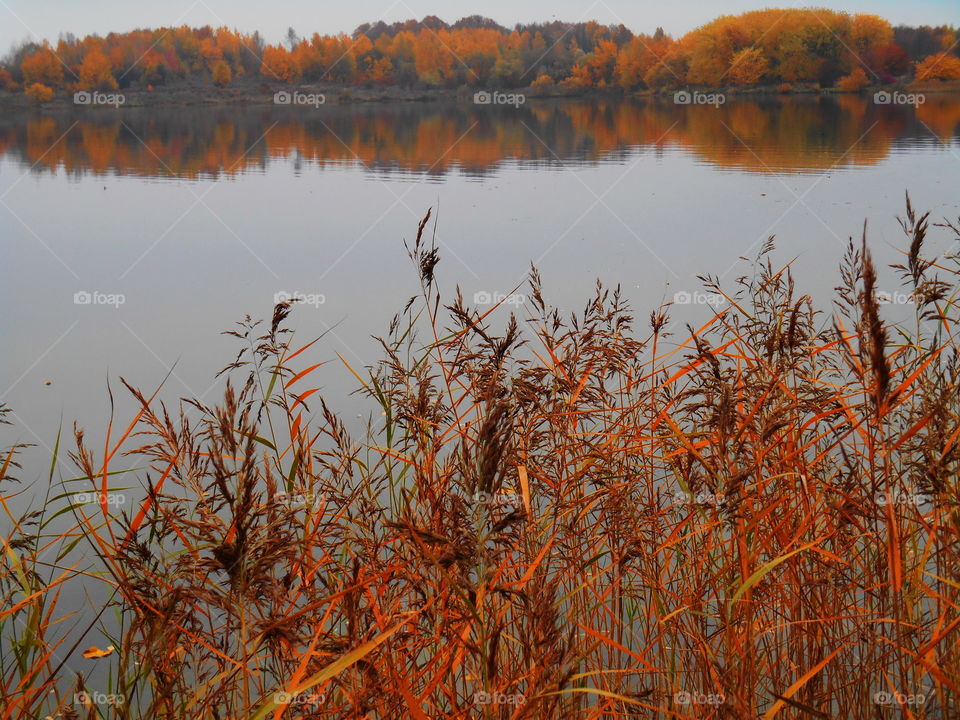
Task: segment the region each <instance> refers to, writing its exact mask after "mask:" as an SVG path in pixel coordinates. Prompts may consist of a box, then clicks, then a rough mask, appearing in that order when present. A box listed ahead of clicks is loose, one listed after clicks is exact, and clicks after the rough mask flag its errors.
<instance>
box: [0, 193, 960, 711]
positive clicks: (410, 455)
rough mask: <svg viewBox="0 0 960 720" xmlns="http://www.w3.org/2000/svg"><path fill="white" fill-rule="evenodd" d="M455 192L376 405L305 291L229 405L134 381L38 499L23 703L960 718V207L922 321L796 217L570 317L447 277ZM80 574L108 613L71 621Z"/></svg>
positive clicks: (22, 555) (14, 591) (18, 604)
mask: <svg viewBox="0 0 960 720" xmlns="http://www.w3.org/2000/svg"><path fill="white" fill-rule="evenodd" d="M428 218H429V214H428V217H427V218H424V220H423V222H422V223H421V224H420V226H419V228H418V232H417V235H416V239H415V241H414V242H413V243H412V244H411V245H410V247H409V253H410V256H411V259H412V260H413V262H414V264H415V267H416V272H417V274H418V276H419V279H420V285H421V293H420V294H419V296H417V297H415V298H414V299H412V300H411V301H410V302H409V303H408V304H407V306H406V307H405V309H404V310H403V312H401V313H400V314H398V316H397V317H396V318H395V319H394V321H393V322H392V324H391V326H390V328H389V332H388V334H387V335H386V336H385V337H384V338H383V339H382V341H381V343H382V347H383V359H382V361H380V362H379V363H378V364H377V365H376V366H374V367H371V368H366V369H361V368H355V367H350V370H351V372H353V373H354V376H355V377H356V380H357V386H358V388H359V392H361V393H363V394H364V395H366V396H367V397H368V398H369V399H370V400H371V401H372V402H373V403H374V404H375V405H376V406H377V407H378V409H379V416H375V417H374V418H373V420H372V421H371V423H370V425H369V433H368V435H367V436H366V437H362V438H354V437H351V436H350V434H349V433H348V431H347V429H346V426H345V424H344V423H343V422H342V421H341V419H340V418H339V417H338V416H337V415H336V414H335V413H334V411H333V410H331V409H330V408H329V407H327V405H326V404H325V403H324V401H323V399H322V397H321V394H320V393H319V392H317V390H316V388H315V387H314V386H313V385H311V379H312V378H314V377H315V375H316V373H317V372H318V368H319V366H318V365H317V364H316V361H315V360H311V359H310V358H311V357H312V356H313V355H314V354H315V348H314V346H313V344H312V343H311V344H308V345H306V346H303V347H298V346H295V345H294V344H293V343H292V341H291V337H292V336H291V334H290V332H289V330H288V329H287V320H288V314H289V313H290V311H291V307H290V306H289V305H278V306H277V307H276V308H275V310H274V314H273V317H272V319H271V322H270V323H269V324H268V325H266V326H263V325H260V324H258V323H254V322H251V321H249V320H247V321H245V322H244V323H242V324H241V325H240V326H238V329H237V330H235V331H232V334H233V335H234V336H235V337H236V339H237V340H238V342H239V343H240V344H241V347H242V351H241V353H240V355H239V357H238V358H237V360H236V361H235V362H233V363H231V364H230V365H229V366H228V367H227V368H226V369H225V371H224V372H225V374H226V375H227V377H228V382H227V385H226V391H225V393H224V396H223V399H222V400H221V401H220V402H219V403H218V404H216V405H205V404H203V403H201V402H200V401H198V400H195V399H187V400H185V401H184V403H183V404H182V406H181V407H179V408H177V409H174V410H170V409H168V408H166V407H165V406H164V405H163V404H161V403H160V402H159V401H158V400H157V398H156V395H154V396H150V397H147V396H145V395H143V394H141V393H140V392H139V391H138V390H136V389H134V388H132V387H129V386H128V387H127V389H128V390H129V392H131V393H133V395H134V397H135V398H136V399H137V401H138V404H139V407H140V410H139V412H138V413H137V414H136V416H135V417H133V418H132V419H130V420H129V422H127V423H125V424H123V425H120V424H118V425H117V426H116V427H113V426H111V428H109V429H108V432H107V437H108V440H107V442H106V444H105V446H104V447H103V448H102V449H100V450H95V449H93V448H91V447H89V446H88V443H87V442H86V440H85V438H84V435H83V433H82V432H80V431H77V432H76V434H75V443H74V449H73V451H72V452H71V453H70V456H71V457H72V459H73V462H74V463H75V464H76V466H77V467H78V468H79V472H78V477H77V478H74V479H63V480H62V483H63V485H64V490H63V493H62V496H57V495H48V496H47V499H46V502H45V504H44V506H43V508H42V509H41V510H38V511H34V512H31V513H29V514H28V515H27V516H25V517H23V518H17V519H14V516H13V514H12V513H10V512H8V522H9V524H8V528H7V530H6V532H5V537H4V559H3V564H2V570H0V588H2V592H3V596H4V606H3V610H2V611H0V632H2V635H3V643H4V644H3V650H2V658H3V659H2V661H0V672H2V676H0V702H2V707H3V711H2V718H4V720H6V719H7V718H40V717H46V716H58V717H63V718H77V717H82V718H99V717H103V718H106V717H110V718H171V719H172V718H210V719H212V720H220V719H225V718H268V717H269V718H280V717H285V718H293V717H304V718H415V719H417V720H424V719H425V718H451V719H452V718H484V719H485V720H487V719H493V718H497V719H505V718H515V719H519V718H562V717H584V718H601V717H623V718H630V717H634V718H675V717H679V718H754V717H764V718H771V717H775V716H777V717H782V718H808V717H820V718H828V717H843V718H851V719H859V718H864V719H866V718H893V717H911V718H949V717H960V705H958V697H960V693H958V687H960V643H958V638H960V630H958V627H960V605H958V603H960V573H958V567H960V511H958V459H960V449H958V437H960V395H958V388H960V359H958V354H957V341H956V338H955V330H954V328H955V327H956V324H957V322H958V320H960V313H958V306H957V299H958V275H960V266H958V264H957V262H956V260H954V259H952V258H948V257H943V258H930V259H928V257H927V253H926V244H927V243H928V235H929V234H930V233H931V232H933V231H934V230H935V231H936V232H941V233H944V234H946V235H947V236H949V237H951V238H952V237H953V236H956V238H955V239H958V240H960V231H958V228H957V227H956V226H953V225H951V224H950V223H946V224H944V225H941V226H933V225H932V224H931V222H930V219H929V217H928V215H919V214H917V213H916V212H915V211H914V209H913V208H912V207H910V205H909V199H908V206H907V212H906V216H905V217H904V218H903V220H902V224H903V227H904V231H905V236H906V238H907V240H908V242H909V248H908V249H907V250H906V251H905V253H904V260H903V263H902V264H901V265H899V266H897V268H896V269H897V271H898V272H899V273H900V275H901V276H902V279H903V283H904V288H905V292H908V293H912V295H913V297H914V298H915V305H914V306H913V310H914V314H915V316H914V318H913V319H912V320H911V321H910V322H899V323H897V324H896V325H892V324H891V323H889V322H888V321H886V320H885V319H884V317H883V311H884V310H885V308H883V307H882V303H881V302H880V301H879V299H878V298H881V299H882V296H880V295H878V293H879V291H878V288H877V282H878V281H877V270H876V268H875V266H874V263H873V261H872V259H871V256H870V252H869V249H868V247H867V243H866V237H864V238H863V239H862V240H860V241H857V242H853V241H851V243H850V246H849V248H848V251H847V253H846V255H845V258H844V261H843V264H842V267H841V268H840V278H841V282H840V286H839V287H838V288H837V290H836V293H835V297H834V305H833V307H831V308H827V309H823V308H817V306H816V305H815V303H814V301H813V300H812V299H811V298H810V297H809V296H806V295H802V294H800V293H799V291H798V290H797V289H796V286H795V283H794V279H793V277H792V274H791V269H790V268H789V267H777V266H775V265H774V264H773V260H772V254H771V252H770V251H771V250H772V245H768V246H767V247H765V248H764V250H763V252H762V253H761V254H760V256H759V257H758V259H757V261H756V264H755V268H754V270H755V271H754V273H753V274H752V275H751V276H749V277H746V278H743V279H741V280H740V281H739V286H738V288H737V289H736V292H733V293H730V294H728V295H727V300H728V302H727V303H726V304H725V305H724V307H723V308H722V309H721V310H720V311H718V312H717V313H716V314H715V315H714V316H713V317H711V318H709V320H708V322H706V323H704V324H703V325H702V326H700V327H688V328H687V329H686V330H685V331H684V332H677V333H671V332H670V331H669V329H670V328H671V327H672V324H671V321H670V318H669V312H670V308H669V307H662V308H658V309H657V310H655V311H654V312H653V313H651V314H650V316H649V319H648V321H647V322H646V323H644V324H639V323H637V322H635V320H634V318H633V317H632V316H631V311H630V309H629V307H628V306H627V304H626V303H625V302H624V300H623V299H622V298H621V297H620V295H619V293H618V291H616V290H611V289H606V288H603V287H600V286H598V287H597V290H596V293H595V295H594V296H593V297H592V298H590V299H589V301H588V302H587V303H586V305H585V306H584V308H583V310H582V312H579V313H577V314H576V315H574V316H571V317H564V316H562V315H561V314H560V313H559V312H558V311H557V310H555V309H552V308H551V307H549V306H548V305H547V303H546V302H545V301H544V299H543V295H542V292H541V283H540V278H539V276H538V274H537V272H536V270H532V271H531V274H530V279H529V289H528V291H527V292H528V295H529V302H528V303H527V304H526V305H525V306H524V309H523V317H521V318H516V317H513V316H509V317H508V316H507V313H506V312H505V311H504V310H503V309H502V308H493V309H490V310H489V311H486V312H483V313H481V312H478V311H477V310H476V309H474V308H472V307H470V306H468V305H466V304H465V303H464V301H463V299H462V298H461V297H460V296H459V295H458V296H456V297H452V298H447V299H444V298H441V296H440V292H439V289H438V284H437V282H436V279H435V275H434V274H435V271H436V269H437V264H438V262H439V256H438V253H437V250H436V248H435V247H434V245H433V244H432V242H431V241H430V240H429V237H428V235H429V233H428V232H427V223H428ZM864 235H865V236H866V233H864ZM704 280H705V281H706V282H707V284H708V285H710V286H711V287H712V288H713V289H714V290H715V291H716V292H721V289H720V288H719V286H717V285H716V284H715V283H714V281H712V280H711V279H710V278H704ZM348 367H349V366H348ZM188 411H189V412H188ZM58 447H59V443H58ZM13 457H14V455H13V454H11V455H8V456H6V459H5V464H4V465H3V473H2V474H3V475H4V476H5V477H6V476H8V475H9V474H11V473H12V472H13V469H12V467H10V463H11V462H12V459H13ZM121 460H122V467H121ZM130 468H139V470H130ZM50 477H51V484H52V485H55V484H56V479H55V476H54V471H53V469H51V472H50ZM131 478H136V480H132V479H131ZM133 482H139V483H140V484H141V485H142V493H141V495H140V496H139V497H140V500H141V501H140V502H139V503H138V504H137V505H136V506H134V507H133V508H123V509H119V510H118V509H116V508H114V507H112V506H111V505H110V503H109V494H110V493H111V492H114V491H116V488H117V487H118V486H120V485H130V484H131V483H133ZM2 487H3V493H4V494H3V496H2V499H3V504H4V507H5V508H9V504H8V499H9V497H10V495H11V494H12V493H13V492H14V491H13V490H12V489H11V488H14V487H16V486H15V485H12V484H11V481H10V480H4V484H3V486H2ZM77 488H80V489H82V490H83V491H88V492H93V493H97V494H98V495H97V498H98V502H97V503H95V504H92V505H91V504H86V505H78V504H75V503H72V502H71V497H73V496H72V495H71V494H70V493H71V492H76V491H77ZM60 512H66V513H67V514H66V515H60V516H59V518H58V517H57V513H60ZM68 516H69V517H74V518H75V519H76V524H75V525H76V526H75V527H74V528H72V529H71V530H69V531H68V532H55V531H54V530H52V528H53V527H54V526H55V524H56V523H55V522H54V520H55V519H57V520H59V519H62V518H64V517H68ZM49 548H54V549H56V550H57V552H55V553H53V554H52V555H51V554H50V553H47V550H48V549H49ZM81 548H86V550H85V552H86V553H87V557H94V558H95V559H96V565H95V568H93V569H91V568H87V566H86V565H84V566H80V565H78V564H76V563H72V564H71V562H70V560H69V558H70V557H72V556H73V555H75V554H76V553H77V552H79V550H80V549H81ZM43 558H48V559H46V560H43ZM68 584H73V585H80V586H83V587H89V586H91V585H92V584H101V585H103V586H105V587H104V588H101V590H102V592H103V593H104V594H105V595H106V596H107V597H108V602H107V603H106V604H104V605H103V612H102V614H101V615H100V616H99V617H94V618H92V620H91V619H90V618H83V619H82V622H80V621H79V619H78V620H77V622H73V623H71V622H69V621H70V620H71V618H70V617H64V614H65V613H63V612H62V611H60V610H58V599H59V596H60V593H61V590H62V588H63V587H64V586H66V585H68ZM86 645H93V646H94V647H93V648H92V650H102V651H103V652H101V653H92V652H91V653H88V654H92V655H98V654H102V655H104V656H103V657H101V658H99V659H93V658H90V659H82V658H81V659H78V658H79V654H78V651H79V650H82V649H83V647H84V646H86ZM109 646H113V650H112V651H111V649H110V648H109ZM104 653H106V654H104ZM81 662H82V663H84V664H83V665H82V667H84V668H90V667H99V668H101V671H100V672H99V673H97V677H98V678H100V679H101V680H100V682H101V684H102V687H96V688H94V687H90V686H88V679H87V678H85V677H82V676H80V677H78V676H72V675H70V674H69V673H68V671H67V670H66V668H67V667H68V666H77V667H81V665H79V664H78V663H81ZM103 667H107V668H109V671H103V670H102V668H103ZM83 693H86V694H85V695H84V694H83ZM98 693H99V694H98Z"/></svg>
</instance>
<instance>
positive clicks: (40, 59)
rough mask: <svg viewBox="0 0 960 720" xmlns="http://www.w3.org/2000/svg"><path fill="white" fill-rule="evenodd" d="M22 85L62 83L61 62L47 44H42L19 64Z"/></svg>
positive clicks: (59, 84) (53, 85) (54, 84)
mask: <svg viewBox="0 0 960 720" xmlns="http://www.w3.org/2000/svg"><path fill="white" fill-rule="evenodd" d="M20 72H21V73H22V74H23V84H24V87H28V86H30V85H35V84H41V85H47V86H51V87H61V86H62V85H63V63H61V62H60V59H59V58H58V57H57V56H56V54H55V53H54V52H53V50H51V49H50V46H49V45H44V46H43V47H42V48H40V49H39V50H37V51H36V52H35V53H33V54H31V55H27V56H26V57H24V58H23V62H22V63H21V64H20Z"/></svg>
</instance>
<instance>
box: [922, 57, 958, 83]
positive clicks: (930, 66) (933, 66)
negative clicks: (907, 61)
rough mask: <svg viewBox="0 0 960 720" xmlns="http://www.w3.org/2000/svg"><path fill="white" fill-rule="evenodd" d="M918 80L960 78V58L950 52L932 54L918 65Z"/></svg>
mask: <svg viewBox="0 0 960 720" xmlns="http://www.w3.org/2000/svg"><path fill="white" fill-rule="evenodd" d="M916 76H917V80H960V58H958V57H956V56H955V55H950V54H949V53H945V52H942V53H937V54H936V55H931V56H930V57H928V58H927V59H925V60H924V61H923V62H921V63H920V64H918V65H917V72H916Z"/></svg>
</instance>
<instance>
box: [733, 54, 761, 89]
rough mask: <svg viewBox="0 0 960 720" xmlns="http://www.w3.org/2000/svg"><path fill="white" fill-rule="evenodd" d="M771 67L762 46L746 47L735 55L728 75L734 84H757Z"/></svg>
mask: <svg viewBox="0 0 960 720" xmlns="http://www.w3.org/2000/svg"><path fill="white" fill-rule="evenodd" d="M769 67H770V61H769V60H768V59H767V58H766V57H764V55H763V51H762V50H761V49H760V48H757V47H750V48H744V49H743V50H741V51H740V52H738V53H737V54H736V55H734V56H733V60H732V61H731V63H730V68H729V70H728V71H727V75H728V76H729V78H730V82H731V83H733V84H734V85H744V86H745V85H756V84H757V83H758V82H760V80H761V78H763V76H764V75H766V73H767V70H768V69H769Z"/></svg>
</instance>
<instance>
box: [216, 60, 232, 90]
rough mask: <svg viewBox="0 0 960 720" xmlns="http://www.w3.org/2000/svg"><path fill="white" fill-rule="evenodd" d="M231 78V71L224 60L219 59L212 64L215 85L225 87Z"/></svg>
mask: <svg viewBox="0 0 960 720" xmlns="http://www.w3.org/2000/svg"><path fill="white" fill-rule="evenodd" d="M232 79H233V72H232V71H231V70H230V66H229V65H228V64H227V63H226V62H225V61H224V60H220V61H219V62H217V64H216V65H214V66H213V82H214V84H215V85H216V86H217V87H226V86H227V85H229V84H230V81H231V80H232Z"/></svg>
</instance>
